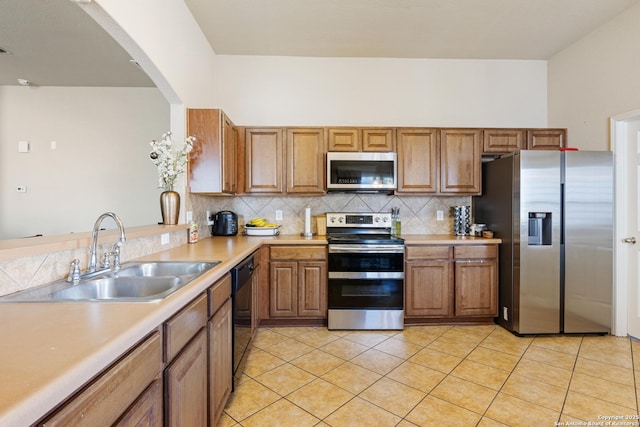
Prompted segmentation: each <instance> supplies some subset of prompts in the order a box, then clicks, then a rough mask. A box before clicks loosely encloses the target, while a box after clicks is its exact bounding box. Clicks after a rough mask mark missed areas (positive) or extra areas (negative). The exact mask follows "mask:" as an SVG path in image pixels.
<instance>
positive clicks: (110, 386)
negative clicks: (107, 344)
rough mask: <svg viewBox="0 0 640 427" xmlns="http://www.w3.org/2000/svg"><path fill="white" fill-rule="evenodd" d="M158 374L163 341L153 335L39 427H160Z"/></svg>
mask: <svg viewBox="0 0 640 427" xmlns="http://www.w3.org/2000/svg"><path fill="white" fill-rule="evenodd" d="M161 372H162V339H161V336H160V332H159V331H154V332H153V333H152V334H151V335H149V336H148V337H147V338H145V339H144V340H143V341H142V342H140V343H139V344H137V345H136V346H135V347H134V348H133V349H132V350H130V351H129V352H128V353H127V354H126V355H124V356H123V357H122V358H121V359H120V360H118V361H117V362H116V363H114V364H113V365H112V366H111V367H109V368H108V369H107V370H106V371H104V372H103V373H102V374H100V375H99V376H98V377H97V378H96V379H95V380H94V381H92V382H91V383H90V384H89V385H88V386H86V387H85V388H84V389H82V390H81V391H80V392H79V393H78V394H76V395H75V396H74V397H73V398H72V399H71V400H70V401H69V402H67V403H65V404H64V405H63V406H62V407H61V408H60V409H58V410H56V412H54V413H53V414H52V415H51V416H49V417H48V418H46V419H45V421H43V422H42V423H40V425H42V426H65V427H66V426H79V425H85V426H95V425H112V424H114V423H115V424H116V425H118V424H119V425H142V424H144V425H156V426H160V425H162V393H160V394H159V395H158V393H157V389H158V387H159V388H160V390H161V389H162V387H161V384H162V377H161ZM145 420H146V421H145ZM147 422H149V423H148V424H147Z"/></svg>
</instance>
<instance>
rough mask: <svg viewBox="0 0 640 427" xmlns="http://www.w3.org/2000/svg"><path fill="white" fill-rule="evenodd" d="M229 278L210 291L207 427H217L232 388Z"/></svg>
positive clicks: (217, 283)
mask: <svg viewBox="0 0 640 427" xmlns="http://www.w3.org/2000/svg"><path fill="white" fill-rule="evenodd" d="M231 308H232V307H231V275H230V274H227V275H225V276H224V277H223V278H222V279H220V280H218V281H217V282H216V283H215V284H214V285H213V286H212V287H211V288H209V315H210V319H209V322H208V324H207V329H208V334H209V425H210V426H212V427H215V426H216V425H217V424H218V421H219V419H220V416H221V415H222V411H223V410H224V407H225V405H226V403H227V400H228V399H229V396H230V395H231V390H232V387H233V383H232V381H233V373H232V370H233V367H232V364H233V359H232V357H233V342H232V334H233V324H232V318H231V314H232V309H231Z"/></svg>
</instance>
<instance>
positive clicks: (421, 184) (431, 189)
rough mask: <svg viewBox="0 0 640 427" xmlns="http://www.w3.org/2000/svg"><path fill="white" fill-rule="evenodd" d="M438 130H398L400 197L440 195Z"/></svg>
mask: <svg viewBox="0 0 640 427" xmlns="http://www.w3.org/2000/svg"><path fill="white" fill-rule="evenodd" d="M438 138H439V134H438V131H437V129H398V135H397V147H398V190H397V192H398V193H437V192H438V178H439V176H440V174H439V169H440V151H439V145H438Z"/></svg>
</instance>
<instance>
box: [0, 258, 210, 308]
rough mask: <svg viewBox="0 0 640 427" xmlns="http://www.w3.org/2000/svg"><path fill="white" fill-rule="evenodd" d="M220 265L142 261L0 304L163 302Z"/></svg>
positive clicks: (54, 284) (24, 293)
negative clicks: (76, 282) (38, 302)
mask: <svg viewBox="0 0 640 427" xmlns="http://www.w3.org/2000/svg"><path fill="white" fill-rule="evenodd" d="M218 264H220V261H198V262H180V261H150V262H147V261H144V262H128V263H124V264H122V266H121V267H120V269H119V270H118V271H117V272H112V271H111V270H104V271H96V272H94V273H90V274H88V275H86V276H84V277H83V278H82V279H81V280H80V282H79V283H78V284H75V285H74V284H71V283H68V282H66V281H65V280H59V281H56V282H52V283H50V284H47V285H43V286H39V287H37V288H33V289H29V290H25V291H22V292H17V293H14V294H11V295H7V296H6V297H3V298H0V301H5V302H9V301H11V302H17V301H59V302H63V301H116V302H121V301H141V302H149V301H157V300H161V299H164V298H166V297H167V296H169V295H171V294H172V293H174V292H175V291H177V290H178V289H180V288H181V287H183V286H185V285H186V284H188V283H189V282H191V281H192V280H194V279H195V278H197V277H198V276H200V275H202V274H204V273H205V272H207V271H209V270H210V269H212V268H213V267H215V266H216V265H218Z"/></svg>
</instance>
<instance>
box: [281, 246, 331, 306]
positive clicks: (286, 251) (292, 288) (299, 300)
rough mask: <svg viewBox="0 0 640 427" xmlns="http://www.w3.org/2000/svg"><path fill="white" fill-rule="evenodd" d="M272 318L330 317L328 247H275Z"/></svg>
mask: <svg viewBox="0 0 640 427" xmlns="http://www.w3.org/2000/svg"><path fill="white" fill-rule="evenodd" d="M270 252H271V254H270V256H271V262H270V268H269V272H270V275H269V276H270V277H269V317H270V318H283V317H284V318H326V317H327V255H326V252H327V249H326V247H325V246H271V248H270Z"/></svg>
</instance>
